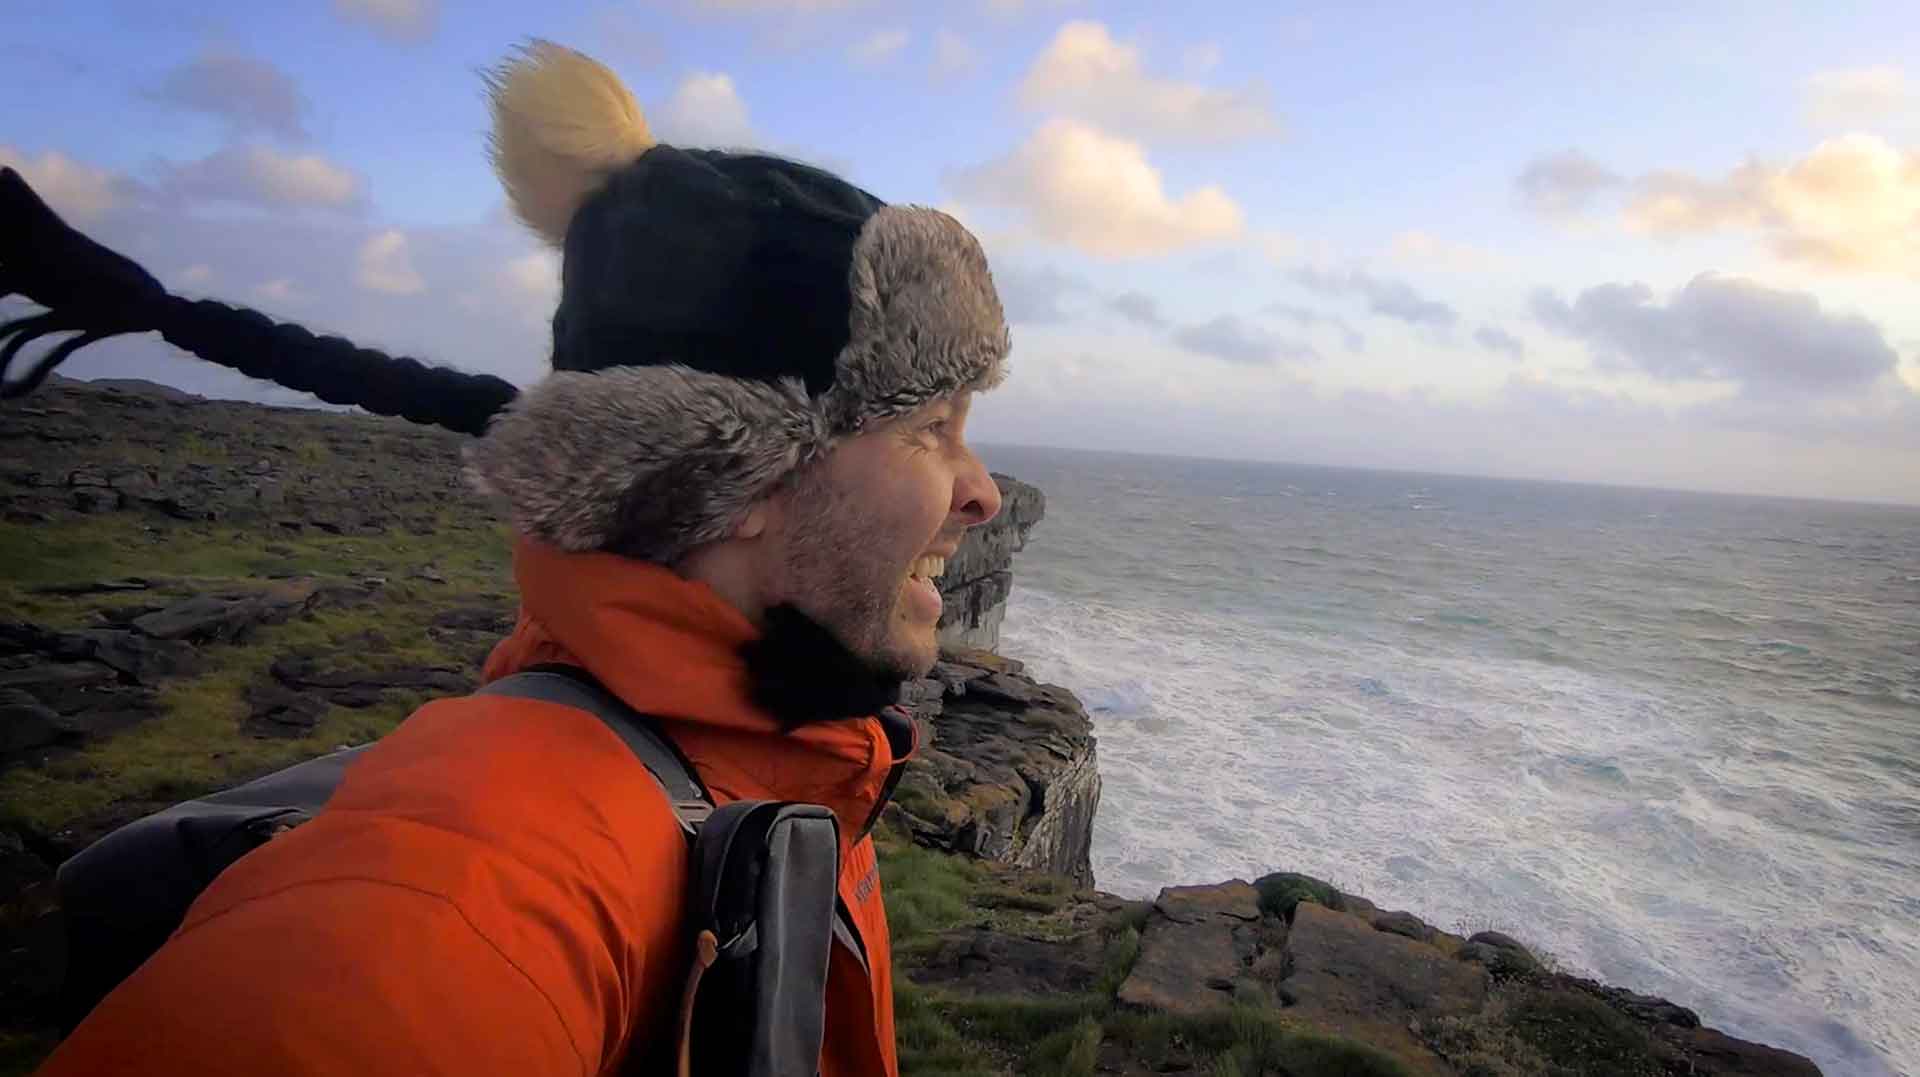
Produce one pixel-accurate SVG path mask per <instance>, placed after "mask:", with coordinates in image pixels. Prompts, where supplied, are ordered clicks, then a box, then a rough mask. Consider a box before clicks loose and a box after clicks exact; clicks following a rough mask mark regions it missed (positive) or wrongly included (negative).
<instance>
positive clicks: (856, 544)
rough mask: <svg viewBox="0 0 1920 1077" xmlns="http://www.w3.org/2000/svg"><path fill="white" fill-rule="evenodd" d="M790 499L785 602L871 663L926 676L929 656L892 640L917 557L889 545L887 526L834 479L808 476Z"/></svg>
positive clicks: (908, 674) (905, 675) (909, 676)
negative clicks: (903, 584) (863, 509)
mask: <svg viewBox="0 0 1920 1077" xmlns="http://www.w3.org/2000/svg"><path fill="white" fill-rule="evenodd" d="M791 504H792V506H793V516H792V530H791V532H790V534H789V537H788V541H787V551H786V552H787V555H786V561H785V564H784V565H783V568H784V570H785V577H786V579H785V582H786V584H787V585H788V587H789V588H790V590H789V592H788V593H787V594H786V596H785V599H786V601H787V602H789V603H790V604H792V605H793V606H794V607H795V608H796V609H798V610H799V611H800V612H801V613H803V614H805V615H806V616H807V617H808V618H810V619H811V620H813V621H814V622H816V623H817V624H819V625H820V626H821V627H822V628H825V629H826V630H827V631H829V632H831V633H832V634H833V635H834V636H835V637H836V638H838V639H839V640H840V642H841V644H842V645H843V646H845V647H846V648H847V649H848V650H849V651H851V652H852V653H853V654H854V655H855V656H856V657H858V658H859V659H861V660H862V661H863V662H865V663H867V664H868V665H871V666H873V667H875V668H876V669H879V670H883V671H885V672H887V673H890V674H893V675H895V676H897V677H898V678H899V679H901V680H909V679H912V678H915V677H921V676H924V675H925V674H926V667H927V665H928V662H929V657H928V656H926V655H921V654H917V653H912V651H910V650H909V649H908V648H906V647H902V646H899V645H896V643H895V641H894V640H893V639H892V635H893V631H892V629H893V623H894V613H895V610H896V609H897V607H898V605H899V602H900V584H901V582H902V581H903V580H904V578H905V574H906V571H907V567H908V565H909V564H910V563H911V561H910V558H908V559H904V560H903V558H902V556H901V555H900V554H899V553H898V552H897V551H895V550H892V549H889V548H888V545H887V536H886V529H885V528H884V527H882V528H876V527H874V526H872V523H871V521H870V518H869V514H863V513H862V512H861V511H860V506H858V505H856V504H855V503H854V499H853V498H851V497H849V496H847V495H846V494H845V493H844V492H843V491H841V490H839V489H838V488H836V487H835V486H833V484H832V483H830V482H828V481H825V480H823V479H818V478H813V477H807V478H803V479H802V480H801V482H800V485H799V486H798V487H796V489H795V490H794V493H793V499H792V501H791Z"/></svg>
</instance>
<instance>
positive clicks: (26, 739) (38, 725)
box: [0, 688, 81, 759]
mask: <svg viewBox="0 0 1920 1077" xmlns="http://www.w3.org/2000/svg"><path fill="white" fill-rule="evenodd" d="M79 732H81V729H80V726H79V724H78V723H76V722H74V721H72V720H71V719H68V718H66V717H65V716H63V715H62V714H60V712H58V711H56V710H54V709H53V708H52V707H49V706H47V705H46V704H44V703H42V702H40V700H39V699H37V698H35V697H34V696H33V695H31V694H29V693H28V692H25V691H23V690H21V689H18V688H0V759H8V758H11V757H13V756H16V755H19V754H20V753H23V752H29V751H32V750H33V749H35V748H43V747H46V746H47V745H49V744H55V743H58V742H59V741H61V740H64V739H67V738H69V737H72V736H74V735H76V734H78V733H79Z"/></svg>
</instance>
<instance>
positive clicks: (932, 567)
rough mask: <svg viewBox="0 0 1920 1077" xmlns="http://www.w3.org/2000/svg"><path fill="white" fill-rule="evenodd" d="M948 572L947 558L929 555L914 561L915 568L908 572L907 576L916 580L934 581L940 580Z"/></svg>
mask: <svg viewBox="0 0 1920 1077" xmlns="http://www.w3.org/2000/svg"><path fill="white" fill-rule="evenodd" d="M946 570H947V559H946V558H944V557H938V556H935V555H932V554H929V555H927V556H925V557H922V558H919V559H918V560H916V561H914V563H913V567H912V568H910V569H908V570H907V574H908V575H910V576H913V577H914V578H916V579H922V580H933V579H938V578H939V576H940V574H941V573H942V572H945V571H946Z"/></svg>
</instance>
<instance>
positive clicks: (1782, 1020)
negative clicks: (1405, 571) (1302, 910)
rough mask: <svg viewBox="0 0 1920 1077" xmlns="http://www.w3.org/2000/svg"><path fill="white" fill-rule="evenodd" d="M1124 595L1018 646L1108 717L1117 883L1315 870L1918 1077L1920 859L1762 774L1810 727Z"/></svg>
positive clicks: (1040, 669)
mask: <svg viewBox="0 0 1920 1077" xmlns="http://www.w3.org/2000/svg"><path fill="white" fill-rule="evenodd" d="M1087 590H1091V591H1098V590H1100V589H1099V588H1090V589H1087ZM1110 593H1111V594H1113V595H1115V596H1116V599H1096V598H1091V597H1081V598H1078V599H1066V598H1061V597H1058V596H1055V595H1052V594H1049V593H1047V592H1046V591H1043V590H1041V589H1039V588H1038V587H1036V586H1033V585H1031V584H1025V583H1019V584H1016V587H1015V590H1014V597H1013V599H1012V602H1011V606H1010V609H1009V613H1008V617H1007V621H1006V627H1005V641H1004V649H1005V650H1006V651H1007V652H1008V653H1010V654H1014V655H1017V656H1019V657H1021V658H1022V659H1024V660H1026V661H1027V662H1028V664H1029V666H1030V668H1031V670H1032V672H1033V673H1034V674H1035V675H1036V676H1039V677H1041V678H1043V679H1047V680H1052V681H1055V682H1057V683H1061V684H1064V685H1066V686H1067V687H1069V688H1072V689H1074V690H1075V691H1077V692H1078V693H1080V694H1081V696H1082V698H1083V699H1084V700H1086V701H1087V702H1088V703H1089V705H1090V709H1091V711H1092V712H1093V714H1094V720H1095V726H1096V730H1097V733H1098V736H1099V752H1100V761H1101V773H1102V777H1103V780H1104V782H1105V793H1104V796H1103V799H1102V803H1101V807H1100V812H1099V815H1098V818H1097V823H1096V833H1095V844H1094V850H1093V866H1094V872H1095V875H1096V877H1097V879H1098V882H1099V884H1100V885H1101V886H1102V888H1104V889H1108V890H1111V891H1114V892H1118V893H1122V894H1126V895H1130V896H1150V895H1151V894H1153V893H1154V892H1156V891H1157V890H1158V888H1159V887H1161V886H1163V885H1168V884H1175V883H1194V882H1205V881H1217V880H1220V879H1225V878H1229V877H1234V876H1238V877H1241V878H1252V877H1254V876H1256V875H1258V874H1260V873H1263V872H1265V871H1269V870H1274V869H1288V870H1298V871H1306V872H1309V873H1312V874H1315V875H1319V876H1322V877H1325V878H1328V879H1330V880H1331V881H1333V882H1335V883H1336V884H1337V885H1340V886H1342V887H1343V888H1346V889H1349V890H1352V891H1355V892H1358V893H1363V894H1365V895H1367V896H1368V897H1370V898H1372V899H1373V900H1374V901H1376V902H1378V903H1380V904H1381V905H1383V906H1387V907H1397V908H1406V909H1409V910H1412V911H1415V912H1417V913H1419V914H1420V915H1422V916H1424V917H1425V918H1427V919H1428V920H1430V921H1431V922H1433V923H1435V924H1437V925H1438V926H1441V927H1448V928H1452V927H1466V928H1478V927H1482V926H1498V927H1501V928H1504V929H1507V930H1509V931H1511V932H1513V933H1515V934H1518V935H1520V936H1521V937H1523V938H1525V939H1527V940H1528V941H1530V942H1532V943H1534V944H1536V945H1538V946H1541V947H1543V948H1545V949H1546V950H1548V951H1551V952H1552V953H1553V954H1555V955H1556V956H1557V957H1558V958H1559V959H1561V960H1562V961H1563V962H1564V963H1565V964H1567V965H1569V966H1571V967H1572V968H1574V969H1576V970H1580V971H1584V972H1587V973H1589V974H1592V975H1596V976H1598V977H1600V978H1602V979H1604V980H1607V981H1609V982H1614V983H1619V984H1622V985H1625V986H1630V987H1632V988H1634V989H1636V990H1640V991H1645V992H1651V993H1655V994H1661V995H1665V996H1667V997H1670V998H1672V999H1674V1000H1675V1001H1678V1002H1680V1003H1682V1004H1684V1005H1689V1006H1692V1007H1694V1008H1696V1009H1698V1010H1700V1011H1701V1012H1702V1013H1703V1016H1705V1017H1706V1018H1707V1020H1708V1021H1709V1023H1711V1024H1714V1025H1715V1026H1716V1027H1720V1028H1722V1029H1723V1030H1725V1031H1728V1032H1730V1033H1732V1034H1734V1035H1744V1036H1748V1037H1752V1038H1756V1039H1761V1040H1763V1041H1766V1042H1771V1043H1775V1044H1778V1045H1781V1046H1786V1047H1789V1048H1792V1049H1795V1050H1799V1051H1801V1052H1803V1053H1806V1054H1809V1055H1811V1056H1813V1057H1815V1058H1816V1059H1819V1060H1821V1061H1822V1062H1823V1064H1824V1065H1825V1066H1826V1067H1827V1072H1829V1073H1836V1074H1838V1073H1847V1074H1864V1075H1876V1074H1892V1073H1894V1072H1897V1071H1896V1069H1895V1068H1894V1067H1895V1066H1896V1065H1901V1066H1920V1031H1916V1026H1917V1025H1920V1022H1917V1021H1916V1020H1915V1015H1916V1014H1920V986H1917V983H1920V929H1916V928H1915V927H1914V926H1913V925H1914V924H1915V923H1916V917H1915V912H1916V910H1915V909H1914V908H1912V904H1913V902H1912V895H1913V890H1914V880H1915V878H1916V877H1920V876H1916V874H1915V872H1916V869H1917V868H1920V855H1916V853H1917V849H1916V847H1917V846H1920V841H1916V840H1915V839H1916V832H1915V830H1913V829H1910V830H1909V831H1908V833H1907V836H1906V840H1907V844H1906V845H1905V846H1904V848H1901V847H1898V846H1896V847H1894V848H1892V849H1888V850H1882V855H1883V860H1882V861H1881V862H1880V863H1879V865H1878V866H1875V865H1874V864H1873V863H1872V862H1865V863H1863V862H1862V861H1861V859H1860V858H1859V857H1857V856H1854V855H1852V851H1851V850H1848V849H1846V848H1845V847H1844V843H1845V842H1847V841H1848V840H1850V839H1849V837H1848V835H1849V834H1850V833H1851V832H1852V830H1853V828H1854V827H1855V826H1856V825H1857V823H1858V819H1857V818H1856V815H1857V812H1858V811H1859V798H1860V790H1858V789H1847V788H1839V787H1834V786H1832V785H1831V784H1830V779H1829V777H1828V776H1826V774H1825V772H1823V771H1822V770H1820V769H1817V768H1812V767H1809V766H1804V765H1802V766H1794V765H1792V764H1783V763H1781V762H1779V761H1778V759H1777V758H1765V754H1766V753H1768V752H1775V753H1788V755H1789V756H1791V753H1792V752H1794V751H1795V750H1796V749H1801V748H1804V747H1805V743H1804V740H1803V737H1804V735H1805V734H1806V731H1805V730H1804V729H1796V728H1774V729H1771V730H1766V729H1765V726H1766V722H1765V721H1764V720H1763V718H1762V717H1761V716H1755V717H1754V718H1753V719H1752V721H1751V723H1750V724H1752V725H1753V727H1754V728H1753V729H1749V730H1738V731H1733V732H1734V733H1735V734H1736V735H1734V736H1731V737H1730V736H1728V735H1727V734H1728V732H1729V731H1727V730H1716V729H1714V728H1712V727H1711V724H1710V718H1711V716H1710V715H1709V714H1708V713H1707V712H1706V710H1705V709H1704V708H1703V707H1702V706H1701V703H1700V698H1699V696H1698V694H1697V693H1678V694H1661V693H1660V692H1658V691H1656V690H1652V689H1649V688H1647V687H1643V686H1637V685H1635V684H1634V683H1632V682H1631V681H1629V680H1625V679H1621V678H1617V677H1612V676H1608V675H1604V674H1601V673H1596V672H1591V671H1588V670H1585V669H1581V668H1574V667H1573V666H1569V665H1564V664H1550V663H1546V662H1541V661H1537V660H1529V659H1523V658H1513V657H1507V658H1498V657H1490V656H1488V655H1487V654H1485V653H1476V652H1475V650H1474V649H1473V648H1471V647H1466V646H1458V647H1447V646H1432V645H1415V643H1413V642H1410V641H1409V640H1406V639H1396V638H1393V637H1391V636H1383V635H1381V634H1380V633H1379V632H1378V631H1377V630H1376V631H1374V632H1372V633H1361V632H1355V633H1345V634H1338V633H1328V632H1316V631H1297V630H1288V629H1285V628H1281V627H1278V626H1276V625H1275V624H1274V623H1272V622H1271V621H1269V620H1266V619H1262V618H1254V617H1235V616H1231V615H1227V614H1222V613H1209V612H1205V611H1201V610H1195V609H1183V608H1180V607H1179V606H1178V605H1177V604H1156V603H1154V602H1152V601H1151V600H1148V601H1135V600H1132V599H1130V598H1126V596H1129V595H1134V594H1138V593H1139V592H1137V591H1130V590H1126V589H1124V587H1123V585H1119V584H1118V583H1116V588H1115V589H1114V590H1113V591H1112V592H1110ZM1119 599H1126V600H1119ZM1407 620H1410V618H1403V619H1402V620H1401V623H1402V624H1403V625H1405V626H1406V630H1407V631H1409V632H1414V631H1419V630H1420V628H1421V627H1422V626H1419V625H1417V624H1407V623H1406V622H1407ZM1428 627H1431V626H1428ZM1453 629H1454V630H1457V631H1465V632H1472V631H1478V630H1480V628H1479V626H1477V625H1476V624H1475V623H1473V622H1472V621H1471V620H1468V621H1465V622H1461V623H1457V624H1455V625H1454V626H1453ZM1369 635H1372V636H1373V638H1372V639H1368V638H1366V637H1367V636H1369ZM1778 724H1779V723H1778V721H1777V720H1775V725H1776V726H1778ZM1756 731H1759V733H1760V734H1763V735H1764V736H1765V740H1764V741H1763V740H1761V739H1759V738H1758V736H1757V735H1756ZM1736 746H1737V747H1736ZM1908 792H1909V795H1910V794H1911V790H1909V791H1908ZM1782 798H1789V799H1790V800H1791V801H1792V804H1793V807H1794V809H1795V810H1794V812H1793V813H1792V816H1793V818H1794V819H1797V820H1798V821H1797V822H1795V823H1783V821H1782V818H1781V816H1780V814H1779V811H1778V809H1779V808H1780V806H1781V804H1782ZM1916 818H1920V816H1916ZM1903 899H1905V900H1906V901H1907V902H1908V907H1907V908H1905V909H1904V910H1903V909H1902V907H1901V904H1900V903H1901V901H1902V900H1903Z"/></svg>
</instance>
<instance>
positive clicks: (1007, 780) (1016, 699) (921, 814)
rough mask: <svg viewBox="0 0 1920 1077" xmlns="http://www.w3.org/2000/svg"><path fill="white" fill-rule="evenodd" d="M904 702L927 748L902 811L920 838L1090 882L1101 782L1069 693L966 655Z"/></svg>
mask: <svg viewBox="0 0 1920 1077" xmlns="http://www.w3.org/2000/svg"><path fill="white" fill-rule="evenodd" d="M902 703H903V705H904V706H906V707H907V708H908V709H909V710H910V711H911V712H912V714H913V715H914V718H915V721H916V722H917V723H918V725H919V726H920V729H921V747H920V750H919V752H918V753H917V754H916V756H915V758H914V761H913V762H912V763H910V764H909V766H908V769H907V773H906V775H905V777H904V778H903V780H902V782H901V784H900V788H899V790H898V791H897V793H896V795H895V798H894V802H895V803H896V804H897V805H899V807H900V809H901V815H902V816H903V817H904V819H905V821H906V823H907V826H908V829H909V830H910V831H911V832H912V833H913V834H914V836H915V838H916V839H917V840H919V841H920V842H921V843H923V844H926V845H930V846H933V847H935V848H940V849H947V850H951V851H954V852H961V853H966V854H968V855H972V856H979V857H982V858H984V859H989V860H996V861H1000V862H1002V863H1007V864H1011V865H1014V866H1016V867H1024V868H1031V869H1034V870H1036V871H1041V872H1045V873H1047V874H1050V875H1061V876H1065V877H1067V878H1070V879H1073V880H1075V881H1076V882H1078V883H1080V884H1082V885H1090V884H1091V883H1092V881H1093V871H1092V865H1091V863H1090V861H1089V850H1090V848H1091V843H1092V833H1093V815H1094V811H1095V809H1096V807H1097V806H1098V804H1099V800H1100V773H1099V766H1098V763H1097V761H1096V759H1095V754H1094V739H1093V723H1092V722H1091V720H1090V719H1088V717H1087V715H1086V711H1085V710H1084V709H1083V708H1082V707H1081V706H1080V703H1079V701H1078V700H1076V699H1074V698H1073V695H1072V694H1071V693H1069V692H1067V691H1066V690H1065V689H1062V688H1057V687H1053V686H1048V685H1041V684H1037V683H1035V682H1034V681H1032V680H1031V679H1029V678H1027V677H1025V676H1024V675H1023V673H1022V667H1021V665H1020V664H1019V663H1018V662H1015V661H1013V660H1011V659H1004V658H1001V657H1000V656H998V655H994V654H991V653H990V652H986V651H980V650H957V651H951V652H949V653H948V654H947V655H946V656H945V657H944V659H943V660H942V662H941V663H940V665H939V666H938V667H936V669H935V671H934V675H933V676H931V677H929V678H927V679H926V680H924V681H922V682H917V683H915V684H913V685H911V686H909V689H908V691H907V692H905V693H903V698H902Z"/></svg>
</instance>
